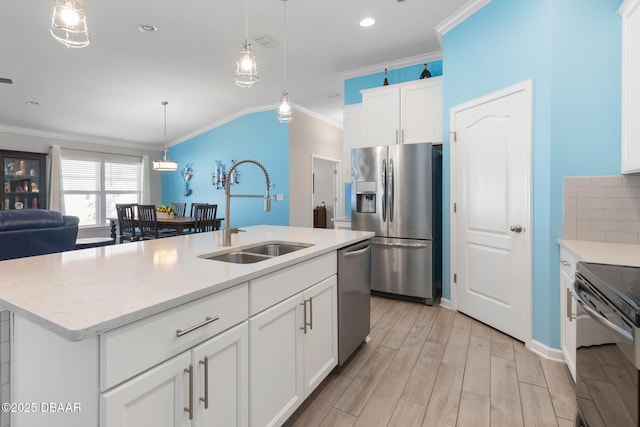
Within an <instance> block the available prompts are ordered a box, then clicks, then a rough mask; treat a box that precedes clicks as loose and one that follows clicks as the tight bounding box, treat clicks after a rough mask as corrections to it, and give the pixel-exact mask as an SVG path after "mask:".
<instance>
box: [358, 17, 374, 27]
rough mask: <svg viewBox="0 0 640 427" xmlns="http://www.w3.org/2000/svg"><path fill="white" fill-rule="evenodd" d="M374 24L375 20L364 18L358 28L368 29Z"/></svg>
mask: <svg viewBox="0 0 640 427" xmlns="http://www.w3.org/2000/svg"><path fill="white" fill-rule="evenodd" d="M375 23H376V20H375V19H373V18H364V19H363V20H362V21H360V26H361V27H370V26H372V25H373V24H375Z"/></svg>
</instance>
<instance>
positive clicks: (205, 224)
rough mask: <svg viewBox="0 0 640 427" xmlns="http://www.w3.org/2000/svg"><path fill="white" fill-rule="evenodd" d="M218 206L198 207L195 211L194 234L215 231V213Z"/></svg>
mask: <svg viewBox="0 0 640 427" xmlns="http://www.w3.org/2000/svg"><path fill="white" fill-rule="evenodd" d="M217 212H218V205H199V206H196V211H195V218H196V222H195V232H196V233H204V232H206V231H214V230H215V219H216V213H217Z"/></svg>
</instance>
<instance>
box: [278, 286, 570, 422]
mask: <svg viewBox="0 0 640 427" xmlns="http://www.w3.org/2000/svg"><path fill="white" fill-rule="evenodd" d="M370 338H371V340H370V341H369V342H368V343H366V344H364V345H363V346H361V347H360V349H359V350H358V351H357V352H356V353H355V354H354V355H353V356H352V357H351V359H350V360H349V361H348V362H347V363H346V364H345V366H342V367H338V368H336V369H335V370H334V371H333V372H332V373H331V374H330V375H329V377H328V378H327V379H326V380H325V381H324V382H323V383H322V385H320V387H318V390H316V391H315V392H314V393H313V395H312V396H311V397H310V398H309V399H307V401H305V403H304V404H303V406H302V407H301V408H299V409H298V410H297V411H296V413H295V414H293V415H292V416H291V418H290V419H289V420H288V421H287V423H286V424H285V425H286V426H288V427H311V426H327V427H329V426H331V427H333V426H367V427H374V426H400V427H412V426H416V427H419V426H437V427H442V426H452V427H455V426H463V427H466V426H470V427H482V426H486V427H503V426H504V427H514V426H559V427H564V426H570V425H573V416H574V414H575V411H576V404H575V391H574V390H575V387H574V385H573V382H572V380H571V378H570V374H569V371H568V370H567V369H566V366H565V365H564V364H563V363H559V362H554V361H550V360H546V359H544V358H542V357H540V356H538V355H537V354H535V353H533V352H531V351H529V350H528V349H527V348H525V346H524V345H523V344H522V343H521V342H520V341H517V340H514V339H512V338H511V337H509V336H507V335H504V334H503V333H501V332H498V331H496V330H494V329H492V328H490V327H488V326H486V325H484V324H483V323H480V322H478V321H476V320H474V319H472V318H470V317H467V316H465V315H464V314H461V313H456V312H453V311H451V310H447V309H444V308H441V307H438V306H436V307H430V306H426V305H422V304H417V303H412V302H407V301H401V300H394V299H388V298H381V297H371V335H370Z"/></svg>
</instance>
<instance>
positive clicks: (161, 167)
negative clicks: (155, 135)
mask: <svg viewBox="0 0 640 427" xmlns="http://www.w3.org/2000/svg"><path fill="white" fill-rule="evenodd" d="M167 104H168V102H167V101H162V106H163V107H164V150H162V160H154V161H153V170H154V171H160V172H172V171H176V170H178V163H177V162H172V161H171V160H169V159H168V158H167V153H168V152H169V149H168V148H167Z"/></svg>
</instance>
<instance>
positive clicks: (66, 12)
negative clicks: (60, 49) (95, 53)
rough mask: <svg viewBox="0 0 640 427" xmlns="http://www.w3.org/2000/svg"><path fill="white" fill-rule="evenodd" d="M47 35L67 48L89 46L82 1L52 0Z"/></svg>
mask: <svg viewBox="0 0 640 427" xmlns="http://www.w3.org/2000/svg"><path fill="white" fill-rule="evenodd" d="M49 33H51V35H52V36H53V37H54V38H55V39H56V40H58V41H59V42H60V43H62V44H64V45H65V46H67V47H73V48H81V47H85V46H88V45H89V33H88V31H87V17H86V16H85V14H84V5H83V0H54V4H53V16H52V17H51V27H49Z"/></svg>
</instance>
